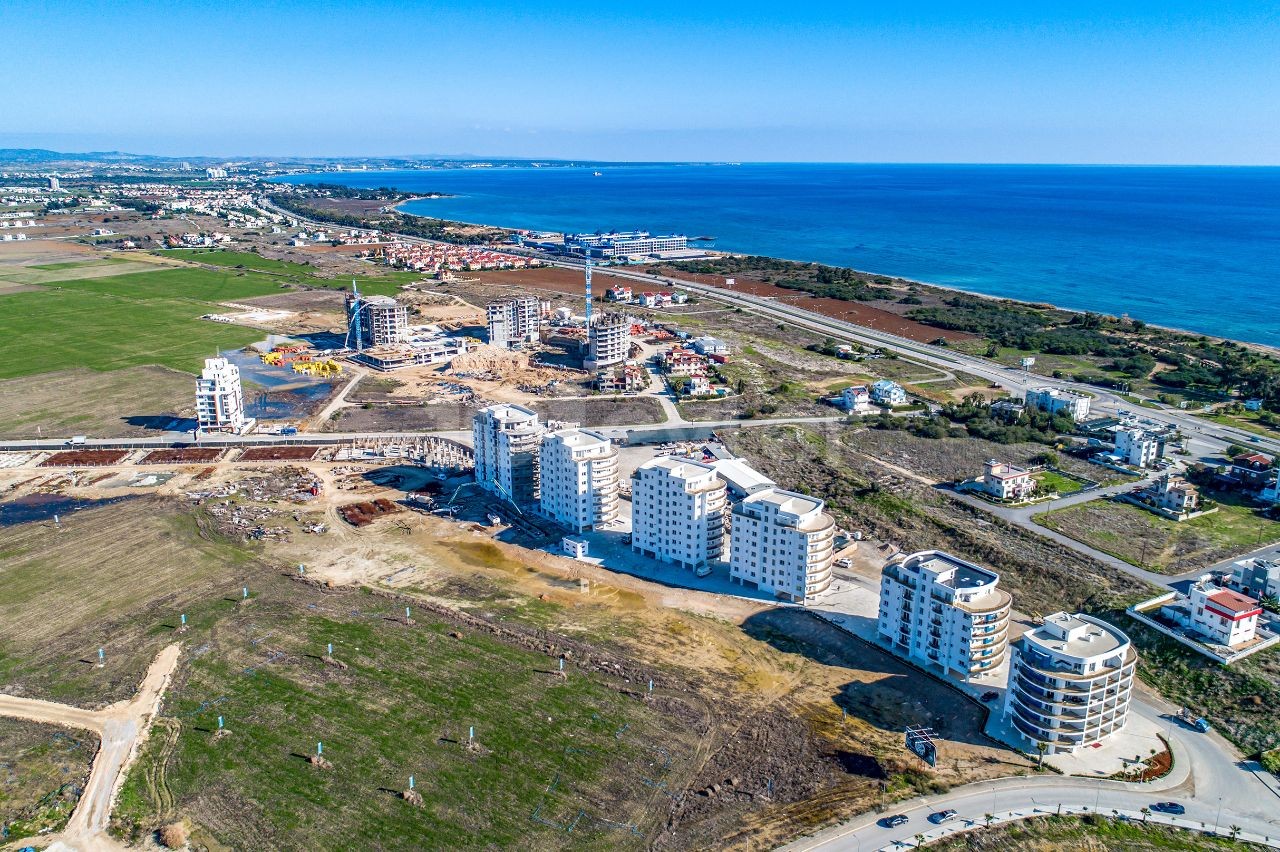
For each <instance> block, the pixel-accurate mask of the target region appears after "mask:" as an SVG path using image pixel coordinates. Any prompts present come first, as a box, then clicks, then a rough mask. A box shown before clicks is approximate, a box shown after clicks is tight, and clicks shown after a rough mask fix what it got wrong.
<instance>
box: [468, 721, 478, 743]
mask: <svg viewBox="0 0 1280 852" xmlns="http://www.w3.org/2000/svg"><path fill="white" fill-rule="evenodd" d="M475 739H476V726H475V725H472V726H471V730H469V731H467V748H471V746H472V745H473V744H474V742H475Z"/></svg>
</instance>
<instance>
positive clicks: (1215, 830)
mask: <svg viewBox="0 0 1280 852" xmlns="http://www.w3.org/2000/svg"><path fill="white" fill-rule="evenodd" d="M1221 822H1222V797H1221V796H1219V797H1218V815H1217V816H1216V817H1214V818H1213V834H1214V836H1215V837H1217V835H1218V825H1219V823H1221Z"/></svg>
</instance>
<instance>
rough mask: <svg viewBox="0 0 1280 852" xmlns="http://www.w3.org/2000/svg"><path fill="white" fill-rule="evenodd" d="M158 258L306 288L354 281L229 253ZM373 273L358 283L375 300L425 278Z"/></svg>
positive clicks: (181, 252)
mask: <svg viewBox="0 0 1280 852" xmlns="http://www.w3.org/2000/svg"><path fill="white" fill-rule="evenodd" d="M158 254H160V255H161V256H163V257H176V258H179V259H182V260H188V261H191V262H192V263H204V264H209V265H211V266H225V267H231V268H237V267H242V268H244V269H248V270H254V271H257V272H262V273H264V274H266V275H270V276H271V277H272V280H275V281H279V282H283V283H289V284H295V285H298V286H303V287H325V288H329V289H346V288H349V287H350V286H351V279H350V278H345V277H343V278H322V277H320V276H318V275H317V274H316V270H315V268H314V267H312V266H309V265H307V264H305V263H293V262H291V261H287V260H272V259H271V258H266V257H262V256H261V255H258V254H254V253H253V252H246V251H228V250H226V249H173V250H170V251H164V252H158ZM369 272H370V273H371V274H366V275H360V276H358V277H357V280H358V281H359V282H360V290H361V292H363V293H366V294H368V295H371V296H394V295H395V294H397V293H399V292H400V286H401V285H402V284H407V283H409V282H411V281H417V280H419V279H421V278H422V276H421V275H420V274H418V273H416V272H397V271H392V270H389V269H386V268H385V267H375V266H370V267H369Z"/></svg>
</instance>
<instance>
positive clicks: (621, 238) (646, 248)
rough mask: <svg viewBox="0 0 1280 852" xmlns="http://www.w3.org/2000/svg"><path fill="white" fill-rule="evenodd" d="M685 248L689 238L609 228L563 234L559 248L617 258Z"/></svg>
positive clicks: (570, 251) (579, 254) (664, 252)
mask: <svg viewBox="0 0 1280 852" xmlns="http://www.w3.org/2000/svg"><path fill="white" fill-rule="evenodd" d="M688 247H689V238H688V237H685V236H682V235H675V234H673V235H669V236H654V235H653V234H651V233H649V232H648V231H613V232H611V233H608V234H565V235H564V247H563V251H564V253H565V254H570V255H578V256H583V257H585V256H587V255H590V256H591V257H600V258H606V259H621V258H628V257H643V256H649V255H658V256H661V255H664V254H669V253H672V252H675V253H683V252H685V251H686V250H687V249H688ZM700 253H701V252H699V254H700Z"/></svg>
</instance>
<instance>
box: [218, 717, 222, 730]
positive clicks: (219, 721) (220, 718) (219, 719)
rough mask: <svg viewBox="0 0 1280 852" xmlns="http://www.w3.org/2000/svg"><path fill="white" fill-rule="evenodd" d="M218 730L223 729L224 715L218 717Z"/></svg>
mask: <svg viewBox="0 0 1280 852" xmlns="http://www.w3.org/2000/svg"><path fill="white" fill-rule="evenodd" d="M218 730H219V731H221V730H222V717H221V716H219V717H218Z"/></svg>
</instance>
